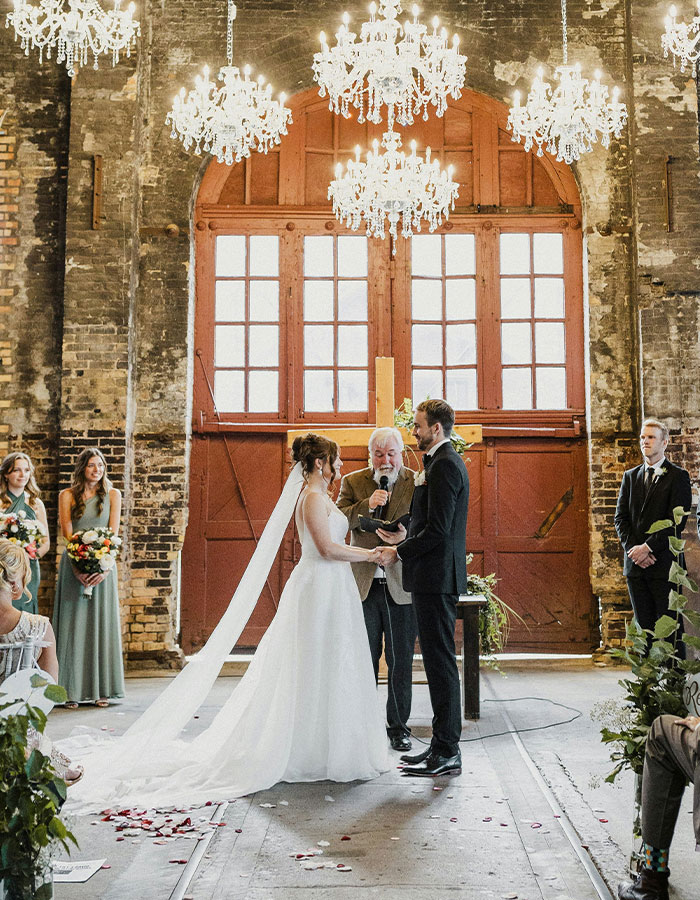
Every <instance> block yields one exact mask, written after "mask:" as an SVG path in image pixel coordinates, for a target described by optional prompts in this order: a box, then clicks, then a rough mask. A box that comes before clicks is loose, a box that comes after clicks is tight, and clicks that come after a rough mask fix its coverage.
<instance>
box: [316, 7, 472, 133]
mask: <svg viewBox="0 0 700 900" xmlns="http://www.w3.org/2000/svg"><path fill="white" fill-rule="evenodd" d="M369 11H370V19H369V22H364V23H363V24H362V27H361V31H360V40H359V42H356V40H355V39H356V37H357V35H356V34H355V33H354V32H352V31H350V29H349V27H348V25H349V22H350V17H349V16H348V14H347V13H344V14H343V24H342V25H341V26H340V28H339V29H338V32H337V34H336V41H337V43H336V45H335V47H333V48H331V47H329V46H328V44H327V43H326V36H325V34H324V33H323V32H321V36H320V39H321V52H320V53H315V54H314V63H313V71H314V80H315V81H317V82H318V84H319V94H320V95H321V97H325V96H326V94H328V97H329V108H330V109H331V110H332V111H333V112H335V113H336V114H338V113H341V114H342V115H343V116H345V118H348V117H349V115H350V106H351V105H352V106H354V107H355V109H357V110H359V115H358V118H357V121H358V122H360V123H362V122H364V121H365V119H368V120H369V121H370V122H374V123H377V122H381V120H382V116H381V108H382V106H383V105H386V107H387V118H388V123H389V130H390V131H391V130H392V128H393V122H394V117H396V120H397V121H398V122H399V123H400V124H401V125H411V124H412V123H413V115H414V113H415V114H418V113H420V111H421V110H423V118H424V119H426V120H427V118H428V106H429V105H432V106H434V107H435V113H436V115H438V116H442V115H443V113H444V112H445V110H446V109H447V98H448V96H452V97H453V98H454V99H457V98H459V97H460V95H461V88H462V87H463V85H464V72H465V66H466V62H467V58H466V56H460V54H459V52H458V47H459V38H458V37H457V35H455V36H454V37H453V39H452V46H449V45H448V41H447V31H446V30H445V29H444V28H442V29H440V30H439V31H438V27H439V24H440V23H439V20H438V19H437V18H434V19H433V31H432V34H430V33H428V28H427V27H426V26H425V25H421V24H420V23H419V22H418V12H419V10H418V7H417V6H414V7H413V21H412V22H411V21H409V20H406V22H405V23H404V25H403V26H402V25H401V24H400V23H399V22H398V21H397V17H398V15H399V13H400V12H401V3H400V0H379V15H380V16H381V17H382V18H381V19H377V4H376V3H374V2H372V3H371V4H370V7H369ZM365 104H366V105H365Z"/></svg>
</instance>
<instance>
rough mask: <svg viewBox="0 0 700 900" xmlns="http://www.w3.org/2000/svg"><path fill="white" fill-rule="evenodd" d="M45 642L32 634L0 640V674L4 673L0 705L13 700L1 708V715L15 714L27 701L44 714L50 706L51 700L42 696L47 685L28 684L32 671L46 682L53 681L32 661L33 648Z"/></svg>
mask: <svg viewBox="0 0 700 900" xmlns="http://www.w3.org/2000/svg"><path fill="white" fill-rule="evenodd" d="M47 646H48V644H46V643H45V642H43V641H37V640H34V639H32V638H29V639H28V640H26V641H21V642H20V643H17V644H0V675H1V674H2V673H4V676H5V677H4V678H3V680H2V681H0V706H4V705H5V704H6V703H11V701H16V702H14V703H12V704H11V705H10V706H8V707H6V708H5V709H2V710H0V717H2V718H6V717H7V716H12V715H16V714H17V713H18V712H20V710H21V709H22V707H23V705H24V703H25V702H26V701H30V703H31V705H32V706H35V707H37V709H40V710H42V712H44V713H45V714H46V715H47V716H48V714H49V713H50V712H51V710H52V709H53V707H54V703H53V700H49V698H48V697H45V696H44V689H45V687H46V686H45V685H44V686H42V687H37V688H35V687H32V684H31V680H32V678H33V676H34V675H41V677H42V678H44V679H45V680H46V682H47V684H55V681H54V680H53V678H52V677H51V676H50V675H49V673H48V672H44V670H43V669H40V668H39V666H38V665H37V663H36V661H35V652H34V651H35V649H36V648H37V647H47Z"/></svg>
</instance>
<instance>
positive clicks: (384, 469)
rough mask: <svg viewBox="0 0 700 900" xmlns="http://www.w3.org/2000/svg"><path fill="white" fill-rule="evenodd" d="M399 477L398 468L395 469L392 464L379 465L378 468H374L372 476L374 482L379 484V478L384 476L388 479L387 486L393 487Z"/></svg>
mask: <svg viewBox="0 0 700 900" xmlns="http://www.w3.org/2000/svg"><path fill="white" fill-rule="evenodd" d="M398 477H399V469H395V468H394V467H393V466H379V468H378V469H375V470H374V474H373V475H372V478H373V479H374V483H375V484H376V485H377V486H379V479H380V478H386V479H387V481H388V484H387V487H390V488H391V487H393V486H394V485H395V484H396V481H397V479H398Z"/></svg>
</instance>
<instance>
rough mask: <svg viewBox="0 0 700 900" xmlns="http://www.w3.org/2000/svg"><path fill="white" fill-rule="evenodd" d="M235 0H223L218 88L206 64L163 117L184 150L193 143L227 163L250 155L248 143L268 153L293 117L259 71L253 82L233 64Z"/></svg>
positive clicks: (282, 98) (246, 73)
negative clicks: (222, 59) (223, 44)
mask: <svg viewBox="0 0 700 900" xmlns="http://www.w3.org/2000/svg"><path fill="white" fill-rule="evenodd" d="M235 18H236V5H235V3H233V2H232V0H227V31H226V56H227V60H228V64H227V65H225V66H222V67H221V70H220V71H219V76H218V77H219V80H220V81H221V82H222V84H221V85H220V86H218V87H217V84H216V82H214V81H210V80H209V67H208V66H205V67H204V69H203V73H202V75H198V76H197V77H196V79H195V88H194V90H192V91H190V92H189V94H186V93H185V89H184V87H183V88H181V89H180V93H179V94H178V95H177V96H176V97H175V100H174V101H173V107H172V109H171V110H170V112H169V113H168V115H167V116H166V119H165V121H166V123H168V124H169V125H170V126H171V129H172V130H171V132H170V136H171V137H172V138H179V139H180V140H181V141H182V143H183V146H184V148H185V150H189V149H190V147H191V146H192V145H193V144H194V152H195V153H196V154H197V155H199V154H200V153H201V152H202V150H204V151H205V152H206V153H212V154H213V155H214V156H216V158H217V160H218V161H219V162H220V163H221V162H223V163H226V165H227V166H230V165H232V164H233V163H234V162H240V161H241V159H243V157H247V156H250V151H251V148H252V147H256V148H257V150H258V151H259V152H260V153H267V151H268V150H269V149H270V147H273V146H274V145H275V144H279V143H280V140H281V135H283V134H287V125H288V124H289V123H290V122H291V121H292V113H291V110H289V109H287V108H286V107H285V105H284V101H285V95H284V94H280V97H279V100H274V99H273V98H272V86H271V85H269V84H267V85H266V84H265V79H264V78H263V76H262V75H260V76H258V78H257V80H256V81H253V80H251V78H250V66H245V67H244V69H243V75H242V76H241V73H240V71H239V70H238V68H237V67H236V66H234V65H233V20H234V19H235Z"/></svg>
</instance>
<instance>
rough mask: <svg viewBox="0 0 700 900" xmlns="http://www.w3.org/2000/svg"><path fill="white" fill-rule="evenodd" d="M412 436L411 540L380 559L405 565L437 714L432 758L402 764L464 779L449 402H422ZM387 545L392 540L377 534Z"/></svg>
mask: <svg viewBox="0 0 700 900" xmlns="http://www.w3.org/2000/svg"><path fill="white" fill-rule="evenodd" d="M414 421H415V424H414V426H413V436H414V438H415V439H416V442H417V444H418V448H419V449H420V450H423V451H424V455H423V468H424V472H425V478H424V482H423V483H417V486H416V489H415V492H414V494H413V501H412V503H411V522H410V525H409V530H408V537H407V538H406V540H405V541H404V542H403V543H401V544H400V545H399V546H398V547H388V548H387V549H386V550H383V551H382V559H381V563H382V565H384V566H387V565H391V564H392V563H393V562H395V560H396V559H397V558H398V559H400V560H401V562H402V563H403V586H404V589H405V590H407V591H410V592H411V596H412V598H413V606H414V608H415V611H416V617H417V619H418V636H419V638H420V646H421V651H422V653H423V664H424V666H425V674H426V676H427V678H428V690H429V692H430V702H431V705H432V707H433V738H432V741H431V744H430V747H429V748H428V750H426V751H425V752H424V753H419V754H417V755H416V756H403V757H401V758H402V759H403V760H404V761H405V762H407V763H409V764H410V765H408V766H406V767H405V768H404V770H403V774H404V775H420V776H425V777H434V776H437V775H460V774H461V772H462V756H461V754H460V752H459V738H460V735H461V733H462V712H461V707H460V694H459V672H458V670H457V662H456V660H455V640H454V632H455V620H456V616H457V599H458V597H459V594H464V593H466V591H467V561H466V553H467V551H466V533H467V509H468V506H469V477H468V475H467V470H466V468H465V466H464V462H463V461H462V459H461V457H460V455H459V454H458V453H457V452H456V451H455V450H454V449H453V448H452V444H451V443H450V435H451V433H452V428H453V426H454V421H455V414H454V410H453V409H452V407H451V406H449V405H448V404H447V403H445V401H444V400H424V401H423V402H422V403H419V404H418V406H417V408H416V415H415V420H414ZM379 534H380V536H381V537H382V538H383V539H384V540H385V541H386V542H387V543H394V542H395V537H394V536H393V535H391V534H389V533H388V532H379Z"/></svg>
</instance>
